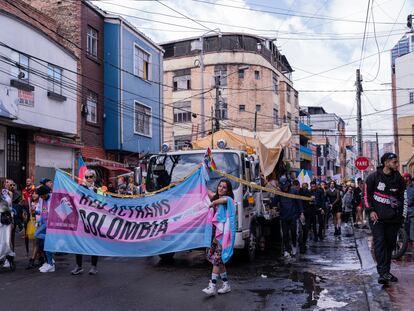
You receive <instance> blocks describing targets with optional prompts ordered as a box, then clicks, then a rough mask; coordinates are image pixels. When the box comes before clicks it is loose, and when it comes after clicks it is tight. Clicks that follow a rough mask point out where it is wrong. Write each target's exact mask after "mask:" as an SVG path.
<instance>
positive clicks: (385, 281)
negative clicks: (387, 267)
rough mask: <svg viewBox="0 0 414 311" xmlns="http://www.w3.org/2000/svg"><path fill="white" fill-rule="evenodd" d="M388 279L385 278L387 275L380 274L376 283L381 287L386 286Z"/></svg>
mask: <svg viewBox="0 0 414 311" xmlns="http://www.w3.org/2000/svg"><path fill="white" fill-rule="evenodd" d="M389 281H390V279H389V278H388V277H387V274H386V273H385V274H381V275H380V276H379V278H378V283H379V284H382V285H388V282H389Z"/></svg>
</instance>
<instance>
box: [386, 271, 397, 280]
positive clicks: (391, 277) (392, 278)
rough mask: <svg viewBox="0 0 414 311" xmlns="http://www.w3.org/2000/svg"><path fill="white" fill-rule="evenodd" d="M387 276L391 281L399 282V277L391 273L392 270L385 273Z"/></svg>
mask: <svg viewBox="0 0 414 311" xmlns="http://www.w3.org/2000/svg"><path fill="white" fill-rule="evenodd" d="M385 277H386V278H387V279H388V280H389V281H390V282H393V283H395V282H398V278H397V277H396V276H395V275H393V274H391V273H390V272H388V273H386V274H385Z"/></svg>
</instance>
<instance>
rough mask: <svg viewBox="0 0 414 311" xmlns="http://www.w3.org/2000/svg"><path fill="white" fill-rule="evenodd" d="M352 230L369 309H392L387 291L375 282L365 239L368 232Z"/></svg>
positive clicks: (369, 250) (374, 271) (375, 275)
mask: <svg viewBox="0 0 414 311" xmlns="http://www.w3.org/2000/svg"><path fill="white" fill-rule="evenodd" d="M353 232H354V238H355V245H356V249H357V254H358V257H359V261H360V262H361V272H362V280H363V282H364V288H365V295H366V297H367V302H368V308H369V310H394V306H393V304H392V302H391V299H390V297H389V295H388V293H387V292H386V291H385V290H384V288H383V286H382V285H380V284H378V283H377V277H378V276H377V272H376V263H375V260H374V258H373V256H372V253H371V249H370V248H369V245H368V240H367V237H368V235H370V233H368V232H366V231H365V230H354V229H353Z"/></svg>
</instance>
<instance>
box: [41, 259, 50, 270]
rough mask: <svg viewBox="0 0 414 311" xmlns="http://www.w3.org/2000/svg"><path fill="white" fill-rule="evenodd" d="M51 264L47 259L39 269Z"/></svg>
mask: <svg viewBox="0 0 414 311" xmlns="http://www.w3.org/2000/svg"><path fill="white" fill-rule="evenodd" d="M48 265H49V264H48V263H47V262H46V261H45V262H44V263H43V265H42V266H41V267H40V268H39V271H40V270H43V269H44V268H46V266H48Z"/></svg>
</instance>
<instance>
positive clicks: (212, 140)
mask: <svg viewBox="0 0 414 311" xmlns="http://www.w3.org/2000/svg"><path fill="white" fill-rule="evenodd" d="M213 137H214V112H213V106H211V149H213V148H214V138H213Z"/></svg>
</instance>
